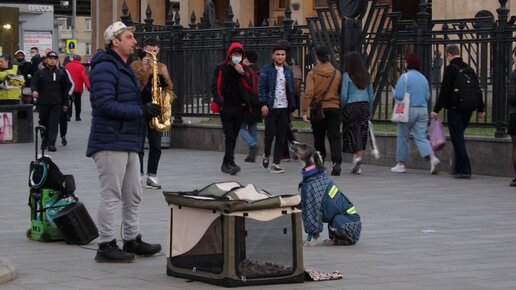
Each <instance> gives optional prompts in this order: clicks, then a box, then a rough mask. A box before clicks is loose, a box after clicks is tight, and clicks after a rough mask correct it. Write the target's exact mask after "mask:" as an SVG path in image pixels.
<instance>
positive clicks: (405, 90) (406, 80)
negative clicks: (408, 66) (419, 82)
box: [403, 72, 408, 95]
mask: <svg viewBox="0 0 516 290" xmlns="http://www.w3.org/2000/svg"><path fill="white" fill-rule="evenodd" d="M407 83H408V72H407V73H405V89H404V92H403V95H405V94H406V93H407Z"/></svg>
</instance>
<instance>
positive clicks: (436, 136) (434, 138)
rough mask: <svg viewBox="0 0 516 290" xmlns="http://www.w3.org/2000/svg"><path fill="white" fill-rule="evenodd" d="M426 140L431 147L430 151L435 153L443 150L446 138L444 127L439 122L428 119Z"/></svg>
mask: <svg viewBox="0 0 516 290" xmlns="http://www.w3.org/2000/svg"><path fill="white" fill-rule="evenodd" d="M428 139H430V144H431V145H432V150H433V151H434V152H437V151H439V150H442V149H443V148H444V145H446V136H445V135H444V126H443V123H441V121H439V120H437V119H430V125H429V126H428Z"/></svg>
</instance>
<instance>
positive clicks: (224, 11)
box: [213, 0, 234, 24]
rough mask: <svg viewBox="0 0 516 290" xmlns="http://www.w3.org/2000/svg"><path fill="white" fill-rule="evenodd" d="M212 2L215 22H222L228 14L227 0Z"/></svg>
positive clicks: (214, 0)
mask: <svg viewBox="0 0 516 290" xmlns="http://www.w3.org/2000/svg"><path fill="white" fill-rule="evenodd" d="M213 2H214V3H215V18H216V19H217V23H219V24H220V23H224V22H225V21H226V16H227V15H228V8H229V0H213ZM233 21H234V19H233Z"/></svg>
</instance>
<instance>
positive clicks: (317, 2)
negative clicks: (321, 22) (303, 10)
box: [314, 0, 328, 9]
mask: <svg viewBox="0 0 516 290" xmlns="http://www.w3.org/2000/svg"><path fill="white" fill-rule="evenodd" d="M325 7H328V0H314V9H315V8H325Z"/></svg>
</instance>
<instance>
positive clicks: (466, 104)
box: [431, 45, 485, 179]
mask: <svg viewBox="0 0 516 290" xmlns="http://www.w3.org/2000/svg"><path fill="white" fill-rule="evenodd" d="M446 60H447V62H448V63H449V65H448V66H446V68H445V69H444V73H443V82H442V84H441V89H440V91H439V97H438V98H437V101H436V102H435V106H434V110H433V112H432V115H431V117H432V118H437V117H438V113H439V111H441V109H442V108H445V109H447V117H448V118H447V121H448V122H447V123H448V129H449V131H450V139H451V141H452V144H453V152H454V162H453V164H454V165H453V172H452V175H453V176H454V177H455V178H460V179H470V178H471V163H470V161H469V156H468V151H467V150H466V142H465V141H464V131H465V130H466V128H467V127H468V125H469V121H470V119H471V116H472V114H473V112H474V111H477V112H478V117H479V118H483V117H484V116H485V113H484V100H483V98H482V91H480V86H479V85H478V77H477V76H476V74H475V72H474V71H473V69H472V68H471V67H470V66H469V65H468V64H466V63H465V62H464V60H462V57H461V56H460V51H459V47H458V46H457V45H449V46H447V47H446ZM465 74H469V76H466V75H465ZM465 77H468V78H470V79H472V80H474V83H471V82H470V84H472V85H473V86H474V87H469V86H468V87H464V86H465V81H461V80H464V78H465ZM459 87H460V88H459Z"/></svg>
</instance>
